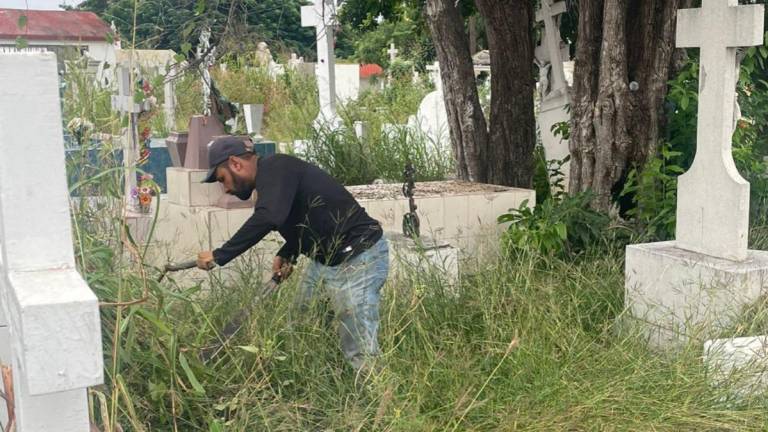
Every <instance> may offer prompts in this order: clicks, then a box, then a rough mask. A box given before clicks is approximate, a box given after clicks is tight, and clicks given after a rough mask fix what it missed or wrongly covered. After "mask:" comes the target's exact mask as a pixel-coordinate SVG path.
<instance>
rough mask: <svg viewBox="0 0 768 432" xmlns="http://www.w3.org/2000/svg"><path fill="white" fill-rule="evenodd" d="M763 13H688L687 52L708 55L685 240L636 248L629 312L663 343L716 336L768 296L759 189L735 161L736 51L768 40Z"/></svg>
mask: <svg viewBox="0 0 768 432" xmlns="http://www.w3.org/2000/svg"><path fill="white" fill-rule="evenodd" d="M763 15H764V9H763V6H762V5H749V6H738V3H737V0H704V1H703V6H702V8H698V9H682V10H680V11H679V12H678V20H677V46H678V47H700V48H701V55H700V58H701V66H700V68H701V74H700V77H701V78H700V82H699V94H700V96H699V108H698V109H699V115H698V126H697V149H696V157H695V159H694V162H693V165H692V166H691V168H690V170H688V172H687V173H685V174H684V175H683V176H681V177H680V179H679V181H678V198H677V229H676V239H677V240H676V241H674V242H662V243H651V244H641V245H632V246H628V247H627V254H626V255H627V258H626V260H627V261H626V289H627V295H626V300H627V305H628V307H629V308H631V310H632V313H633V315H634V316H636V317H639V318H641V320H643V321H645V322H649V323H653V324H654V325H656V327H657V328H656V329H652V330H650V333H651V341H652V342H653V343H654V344H656V345H669V344H670V343H674V342H675V341H680V340H685V339H687V338H690V337H692V336H696V337H698V336H702V337H706V336H707V334H708V333H709V332H711V331H713V330H717V329H721V328H723V327H724V326H727V325H728V324H729V323H730V322H731V321H732V320H733V317H734V316H735V315H736V314H738V312H739V309H740V307H741V306H743V305H745V304H748V303H750V302H752V301H754V300H755V299H756V298H758V297H759V296H760V295H761V294H764V293H765V288H764V286H765V280H768V252H762V251H749V250H747V234H748V229H749V184H748V183H747V182H746V181H745V180H744V179H742V178H741V176H740V175H739V173H738V171H737V170H736V167H735V165H734V162H733V157H732V154H731V135H732V133H733V129H732V127H733V126H732V125H733V123H732V122H733V100H734V97H735V80H734V64H735V51H736V47H740V46H752V45H758V44H761V43H762V41H763Z"/></svg>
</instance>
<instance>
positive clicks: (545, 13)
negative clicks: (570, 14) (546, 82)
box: [535, 0, 569, 95]
mask: <svg viewBox="0 0 768 432" xmlns="http://www.w3.org/2000/svg"><path fill="white" fill-rule="evenodd" d="M565 11H566V6H565V2H564V1H559V2H557V3H555V2H554V0H541V8H540V9H539V10H538V12H536V21H537V22H539V21H543V22H544V34H543V35H542V45H541V47H540V48H537V49H536V53H535V55H536V59H538V60H539V62H540V63H541V66H543V65H544V64H546V63H549V64H551V65H552V73H551V77H552V78H551V79H550V86H549V87H550V92H549V93H550V94H553V95H554V94H557V93H559V92H564V91H565V89H566V88H567V86H568V84H567V82H566V81H565V73H564V72H563V60H564V59H567V58H568V57H569V54H568V46H567V45H566V46H565V48H563V47H561V43H562V39H561V38H560V27H559V25H558V23H557V16H558V15H561V14H564V13H565Z"/></svg>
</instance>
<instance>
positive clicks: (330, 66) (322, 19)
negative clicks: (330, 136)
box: [301, 0, 339, 129]
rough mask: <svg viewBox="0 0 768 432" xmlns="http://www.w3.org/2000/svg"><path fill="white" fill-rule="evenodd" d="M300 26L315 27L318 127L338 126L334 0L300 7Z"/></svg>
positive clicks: (324, 0)
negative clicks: (318, 107) (318, 101)
mask: <svg viewBox="0 0 768 432" xmlns="http://www.w3.org/2000/svg"><path fill="white" fill-rule="evenodd" d="M301 25H302V26H303V27H314V28H315V35H316V36H315V40H316V43H317V64H316V69H315V76H316V77H317V88H318V91H319V95H320V112H319V113H318V115H317V118H316V119H315V125H316V126H321V125H322V126H326V127H330V128H332V129H335V128H336V127H337V126H338V125H339V119H338V117H337V115H336V76H335V73H336V58H335V56H334V53H333V43H334V37H333V36H334V27H335V25H336V5H335V2H334V0H314V1H313V4H312V5H310V6H302V7H301Z"/></svg>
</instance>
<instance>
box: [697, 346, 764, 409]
mask: <svg viewBox="0 0 768 432" xmlns="http://www.w3.org/2000/svg"><path fill="white" fill-rule="evenodd" d="M703 359H704V365H705V367H706V369H707V374H708V377H709V382H710V384H711V385H713V386H718V387H719V386H725V385H727V386H729V387H730V388H731V389H732V391H733V393H734V394H735V395H736V396H741V397H744V396H750V395H755V394H758V393H765V391H766V390H768V336H765V335H762V336H752V337H738V338H725V339H713V340H708V341H706V342H705V343H704V355H703Z"/></svg>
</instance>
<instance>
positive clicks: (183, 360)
mask: <svg viewBox="0 0 768 432" xmlns="http://www.w3.org/2000/svg"><path fill="white" fill-rule="evenodd" d="M179 364H180V365H181V368H182V369H183V370H184V374H185V375H186V376H187V380H189V383H190V384H191V385H192V388H193V389H194V390H195V393H198V394H201V395H204V394H205V389H204V388H203V386H202V384H200V381H198V379H197V377H196V376H195V373H194V372H192V368H191V367H189V362H188V361H187V357H186V356H185V355H184V353H183V352H180V353H179Z"/></svg>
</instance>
